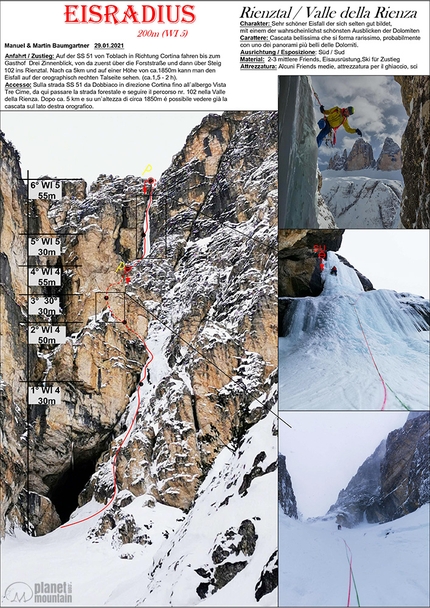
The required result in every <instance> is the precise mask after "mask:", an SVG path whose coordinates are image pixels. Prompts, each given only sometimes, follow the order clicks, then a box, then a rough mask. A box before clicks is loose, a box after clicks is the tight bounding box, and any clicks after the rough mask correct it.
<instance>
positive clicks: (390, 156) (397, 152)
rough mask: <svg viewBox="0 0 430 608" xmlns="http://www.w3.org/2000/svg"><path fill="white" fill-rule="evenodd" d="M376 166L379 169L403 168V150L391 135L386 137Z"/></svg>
mask: <svg viewBox="0 0 430 608" xmlns="http://www.w3.org/2000/svg"><path fill="white" fill-rule="evenodd" d="M376 168H377V169H378V170H379V171H396V170H397V169H401V168H402V151H401V149H400V146H398V145H397V144H396V142H395V141H394V140H393V139H392V138H391V137H386V138H385V141H384V145H383V146H382V150H381V154H380V155H379V157H378V160H377V161H376Z"/></svg>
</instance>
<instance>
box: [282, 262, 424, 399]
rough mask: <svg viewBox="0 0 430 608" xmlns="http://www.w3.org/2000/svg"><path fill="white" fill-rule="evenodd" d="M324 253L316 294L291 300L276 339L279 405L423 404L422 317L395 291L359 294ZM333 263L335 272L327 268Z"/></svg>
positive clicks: (354, 281)
mask: <svg viewBox="0 0 430 608" xmlns="http://www.w3.org/2000/svg"><path fill="white" fill-rule="evenodd" d="M327 257H328V259H327V263H326V268H325V269H324V270H323V272H322V279H323V281H325V283H324V289H323V291H322V293H321V295H320V296H318V297H315V298H314V297H306V298H297V299H296V300H295V301H294V302H293V303H292V304H291V305H290V307H289V310H288V313H287V324H288V325H289V328H288V335H287V336H286V337H281V338H280V339H279V360H280V386H281V390H280V394H281V401H280V409H329V410H338V409H371V410H372V409H375V410H380V409H421V410H423V409H428V407H429V391H428V387H429V366H428V362H429V342H428V332H424V331H417V328H418V327H419V326H420V322H421V317H419V315H418V313H416V312H415V311H414V310H412V309H410V308H408V309H406V308H404V307H403V306H402V304H401V301H400V300H399V298H398V296H397V294H396V292H394V291H390V290H382V289H380V290H374V291H369V292H364V291H363V287H362V285H361V283H360V281H359V280H358V277H357V275H356V273H355V271H354V270H353V269H352V268H349V267H348V266H346V265H344V264H342V263H341V262H340V261H339V258H338V257H337V255H336V254H335V253H334V252H331V251H329V252H328V256H327ZM334 265H335V266H336V267H337V269H338V274H337V276H333V275H331V274H330V269H331V268H332V267H333V266H334ZM360 323H361V326H360ZM363 332H364V333H363ZM366 340H367V343H368V344H367V343H366ZM369 348H370V351H371V353H372V356H373V360H372V356H371V354H370V352H369ZM375 363H376V365H377V368H378V369H376V367H375ZM378 370H379V372H380V374H381V375H382V378H383V380H384V383H385V385H386V386H385V387H384V383H383V382H382V381H381V378H380V376H379V373H378Z"/></svg>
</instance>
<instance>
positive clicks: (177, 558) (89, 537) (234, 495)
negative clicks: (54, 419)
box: [1, 386, 277, 606]
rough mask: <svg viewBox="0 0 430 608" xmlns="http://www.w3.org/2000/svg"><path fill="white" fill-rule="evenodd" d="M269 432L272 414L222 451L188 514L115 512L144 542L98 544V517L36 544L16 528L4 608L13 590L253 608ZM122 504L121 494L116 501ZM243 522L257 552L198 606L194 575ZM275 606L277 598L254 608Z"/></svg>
mask: <svg viewBox="0 0 430 608" xmlns="http://www.w3.org/2000/svg"><path fill="white" fill-rule="evenodd" d="M276 389H277V387H276V386H274V387H272V391H271V395H269V397H268V399H269V400H272V401H273V399H275V398H276ZM262 399H266V398H265V397H264V396H263V397H262ZM254 406H255V407H258V406H261V403H259V402H255V403H254ZM274 425H275V427H276V419H275V417H274V416H273V414H271V413H270V412H269V413H268V414H267V416H266V417H265V418H263V419H262V420H260V422H258V423H257V424H255V425H254V426H253V427H252V428H251V429H250V430H249V431H248V433H246V434H245V436H244V438H243V443H242V444H241V445H240V446H239V447H238V449H236V450H234V451H232V448H231V447H225V448H224V449H223V450H222V451H221V452H220V453H219V455H218V457H217V458H216V460H215V462H214V464H213V466H212V468H211V470H210V471H209V472H208V475H207V477H206V479H205V481H204V482H203V484H202V485H201V487H200V488H199V493H198V496H197V498H196V502H195V504H194V505H193V507H192V508H191V509H190V511H189V512H188V513H187V514H186V513H184V512H183V511H181V510H180V509H177V508H173V507H168V506H165V505H162V504H160V503H159V502H157V501H155V500H154V498H153V497H152V496H149V495H144V496H139V497H137V498H134V500H132V502H131V503H130V504H127V506H123V507H121V511H122V514H123V516H127V515H129V516H133V518H134V520H135V522H136V524H137V525H138V526H139V528H140V529H141V530H143V532H144V533H145V536H146V542H143V543H137V542H131V543H127V544H122V543H121V542H118V541H119V539H118V538H117V537H118V526H117V527H116V528H115V529H114V530H111V531H108V533H107V534H104V535H103V536H97V535H95V534H94V530H96V529H97V523H98V521H99V520H100V519H101V516H99V517H98V519H96V518H94V519H90V520H89V521H84V522H82V523H80V524H79V525H77V526H71V527H69V528H57V529H56V530H54V531H53V532H51V533H50V534H47V535H45V536H40V537H29V536H28V535H27V534H25V533H23V532H22V531H21V530H20V529H18V528H16V530H15V532H14V533H13V535H6V538H5V539H4V541H3V546H2V569H1V575H2V605H4V606H13V605H16V602H15V603H14V602H13V601H11V600H9V599H8V597H7V596H6V597H5V596H4V594H5V591H6V590H7V588H8V586H9V585H11V584H12V583H14V582H16V581H24V582H25V583H26V584H27V585H29V586H30V587H31V588H34V585H35V584H36V583H40V582H41V581H44V582H48V583H62V582H63V581H64V582H66V583H71V585H72V591H71V593H72V598H73V601H72V603H70V604H68V605H73V606H101V605H113V606H134V605H148V606H168V605H173V606H196V605H206V606H220V605H224V606H252V605H257V602H256V598H255V590H256V585H257V584H258V582H259V578H260V575H261V572H262V570H263V569H264V566H265V565H266V564H267V563H268V562H269V561H270V557H271V556H272V555H273V553H274V552H275V551H276V548H277V542H276V541H277V510H276V509H277V505H276V501H275V500H272V499H270V500H267V501H266V500H264V499H263V497H272V498H273V497H274V496H275V495H276V488H277V474H276V459H277V438H276V434H274V432H273V428H274ZM268 439H269V441H268ZM263 453H264V457H263ZM257 458H258V460H256V459H257ZM255 462H257V463H259V464H258V466H259V467H260V469H261V470H262V471H263V472H262V473H260V474H259V475H256V476H254V477H252V475H251V477H252V479H250V485H249V487H248V489H247V490H245V491H243V490H241V486H242V483H243V480H244V476H245V475H249V474H250V472H251V471H252V470H253V469H255ZM129 495H130V493H129V492H128V491H127V490H124V491H123V492H120V493H119V495H118V499H119V500H120V499H121V498H127V497H128V496H129ZM100 506H101V505H100V504H99V503H97V502H96V501H95V500H94V499H93V500H91V501H90V502H89V503H87V504H85V505H84V506H83V507H80V508H79V509H77V510H76V511H75V513H74V514H73V515H72V518H71V520H72V521H73V520H75V521H77V520H80V519H83V518H85V517H87V516H89V515H91V514H92V513H95V512H96V511H97V510H98V509H100ZM105 513H106V512H105ZM245 519H247V520H249V521H251V522H252V523H253V525H254V526H255V532H256V535H257V538H256V539H255V550H254V551H251V550H250V549H249V547H248V551H245V553H243V552H241V551H238V552H237V554H236V553H235V552H233V553H231V555H229V556H228V557H227V558H226V560H224V561H221V563H225V561H228V562H229V563H234V562H239V561H241V562H242V563H243V562H247V563H246V566H245V567H244V568H243V569H242V570H241V571H240V572H239V573H238V574H236V576H234V577H232V580H230V581H229V582H228V583H227V584H226V585H225V586H224V587H223V588H221V589H219V590H218V591H217V592H216V593H214V594H212V593H211V589H210V588H209V592H208V595H207V597H206V598H200V597H199V596H198V594H197V593H196V588H197V586H198V585H199V584H200V583H201V582H205V581H206V579H205V578H204V577H203V578H202V576H201V575H199V574H198V573H197V572H196V570H198V569H199V568H206V569H207V570H208V571H209V570H210V569H211V568H212V569H213V562H212V559H211V556H212V555H213V551H214V548H216V547H217V546H218V545H223V546H224V549H225V542H224V541H227V545H230V546H231V544H232V543H233V542H236V537H237V534H236V535H235V534H232V535H230V536H229V535H227V538H226V539H224V541H223V534H224V535H225V533H224V531H227V532H229V530H235V529H237V528H238V526H240V524H241V523H242V521H243V520H245ZM239 539H240V536H239ZM218 563H220V562H218ZM71 564H73V571H71ZM178 566H179V567H178ZM12 599H13V598H12ZM276 603H277V589H276V588H275V589H273V590H272V591H271V592H270V593H267V594H266V595H264V596H263V597H262V598H261V599H260V601H259V602H258V605H260V606H274V605H276ZM38 605H40V606H44V605H46V606H50V605H52V604H51V603H43V602H41V603H38Z"/></svg>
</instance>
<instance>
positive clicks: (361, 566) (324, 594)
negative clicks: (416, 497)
mask: <svg viewBox="0 0 430 608" xmlns="http://www.w3.org/2000/svg"><path fill="white" fill-rule="evenodd" d="M279 525H280V529H279V544H280V549H279V567H280V572H279V577H280V578H279V592H280V606H346V605H347V598H348V587H349V562H348V560H347V556H346V548H345V543H344V541H345V542H346V543H347V544H348V546H349V547H350V549H351V551H352V569H353V574H354V578H355V582H356V586H357V591H358V596H359V600H360V605H361V606H391V607H394V606H428V599H429V505H428V504H426V505H423V506H422V507H421V508H420V509H418V510H417V511H414V512H413V513H410V514H409V515H406V516H405V517H402V518H400V519H397V520H395V521H392V522H389V523H386V524H381V525H378V524H367V523H366V524H362V525H360V526H358V527H356V528H352V529H346V528H343V529H342V530H340V531H338V530H337V526H336V524H335V522H334V521H333V520H330V521H322V520H320V519H318V520H315V521H308V522H303V521H298V520H295V519H291V518H289V517H287V516H286V515H285V514H284V513H282V512H280V522H279ZM350 605H351V606H357V605H358V603H357V597H356V594H355V590H354V586H353V585H352V589H351V603H350Z"/></svg>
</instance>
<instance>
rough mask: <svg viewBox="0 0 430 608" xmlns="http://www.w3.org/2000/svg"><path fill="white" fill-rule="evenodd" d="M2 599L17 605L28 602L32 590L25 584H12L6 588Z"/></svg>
mask: <svg viewBox="0 0 430 608" xmlns="http://www.w3.org/2000/svg"><path fill="white" fill-rule="evenodd" d="M4 597H5V599H7V600H8V601H9V602H16V603H17V604H20V603H25V602H29V601H30V600H31V598H32V597H33V589H32V588H31V587H30V586H29V585H27V583H22V582H17V583H12V584H11V585H9V586H8V587H7V588H6V591H5V593H4Z"/></svg>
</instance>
